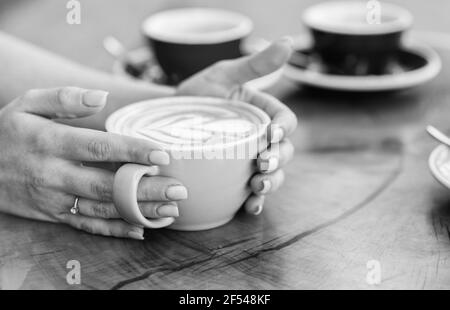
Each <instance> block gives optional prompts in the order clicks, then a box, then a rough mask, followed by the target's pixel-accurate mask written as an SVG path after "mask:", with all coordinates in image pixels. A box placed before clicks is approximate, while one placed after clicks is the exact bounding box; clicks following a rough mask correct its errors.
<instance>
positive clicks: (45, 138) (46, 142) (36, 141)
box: [28, 126, 54, 152]
mask: <svg viewBox="0 0 450 310" xmlns="http://www.w3.org/2000/svg"><path fill="white" fill-rule="evenodd" d="M53 137H54V130H52V129H51V128H50V126H42V127H40V129H39V132H38V133H34V132H33V133H32V134H31V135H30V136H29V138H28V144H29V145H30V147H31V148H32V149H34V150H38V151H41V150H44V151H46V152H48V151H49V148H50V146H53V145H54V138H53Z"/></svg>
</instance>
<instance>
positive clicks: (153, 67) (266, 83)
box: [112, 39, 283, 90]
mask: <svg viewBox="0 0 450 310" xmlns="http://www.w3.org/2000/svg"><path fill="white" fill-rule="evenodd" d="M268 45H269V42H267V41H265V40H263V39H254V40H247V42H245V44H243V46H242V50H243V54H244V55H249V54H253V53H256V52H258V51H261V50H262V49H264V48H265V47H266V46H268ZM127 58H128V59H129V60H130V61H132V62H133V64H135V67H137V68H138V69H139V72H136V71H135V70H130V68H126V67H125V64H124V63H123V62H122V61H119V60H115V61H114V63H113V67H112V72H113V73H114V74H117V75H122V76H126V77H128V78H131V79H139V80H145V81H148V82H150V83H155V84H160V85H170V84H169V83H168V81H167V78H166V76H165V74H164V72H163V71H162V69H161V68H160V66H159V65H158V62H157V60H156V59H155V58H154V56H153V54H152V52H151V51H150V50H149V48H148V47H140V48H136V49H133V50H130V51H129V52H128V55H127ZM282 75H283V68H281V69H279V70H277V71H275V72H272V73H271V74H268V75H265V76H263V77H260V78H257V79H254V80H251V81H249V82H247V83H245V85H246V86H247V87H249V88H252V89H256V90H265V89H267V88H269V87H271V86H272V85H274V84H275V83H276V82H277V81H278V80H279V79H280V78H281V77H282Z"/></svg>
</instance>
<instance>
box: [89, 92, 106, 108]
mask: <svg viewBox="0 0 450 310" xmlns="http://www.w3.org/2000/svg"><path fill="white" fill-rule="evenodd" d="M107 97H108V92H106V91H102V90H88V91H87V92H85V93H84V94H83V104H84V105H85V106H87V107H90V108H96V107H101V106H103V105H105V104H106V98H107Z"/></svg>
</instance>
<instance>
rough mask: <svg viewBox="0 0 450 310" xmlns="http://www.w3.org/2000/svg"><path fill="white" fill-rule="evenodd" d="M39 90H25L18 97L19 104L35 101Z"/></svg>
mask: <svg viewBox="0 0 450 310" xmlns="http://www.w3.org/2000/svg"><path fill="white" fill-rule="evenodd" d="M40 92H41V91H40V90H38V89H30V90H27V91H26V92H25V93H24V94H23V95H22V96H21V97H19V101H20V102H27V101H33V100H35V99H36V98H37V97H38V95H39V94H40Z"/></svg>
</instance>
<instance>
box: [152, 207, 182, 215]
mask: <svg viewBox="0 0 450 310" xmlns="http://www.w3.org/2000/svg"><path fill="white" fill-rule="evenodd" d="M156 212H157V213H158V215H159V216H172V217H178V216H179V215H180V213H179V212H178V207H177V206H174V205H162V206H160V207H159V208H158V209H157V210H156Z"/></svg>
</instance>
